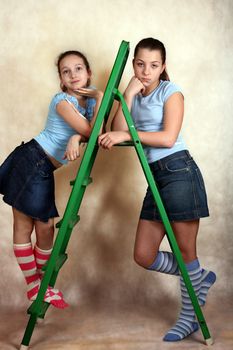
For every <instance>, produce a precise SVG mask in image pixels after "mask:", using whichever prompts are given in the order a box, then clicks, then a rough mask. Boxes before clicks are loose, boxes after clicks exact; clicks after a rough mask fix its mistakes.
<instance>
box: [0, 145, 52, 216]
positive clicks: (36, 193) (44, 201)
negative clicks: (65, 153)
mask: <svg viewBox="0 0 233 350" xmlns="http://www.w3.org/2000/svg"><path fill="white" fill-rule="evenodd" d="M55 169H56V168H55V167H54V165H53V164H52V163H51V161H50V160H49V158H48V156H47V155H46V153H45V152H44V150H43V148H41V146H40V145H39V144H38V142H36V141H35V140H34V139H32V140H31V141H29V142H27V143H22V144H21V145H20V146H18V147H16V148H15V150H14V151H13V152H12V153H11V154H10V155H9V156H8V157H7V159H6V160H5V161H4V163H3V164H2V165H1V166H0V193H1V194H3V200H4V201H5V202H6V203H7V204H9V205H10V206H12V207H14V208H15V209H17V210H19V211H21V212H22V213H24V214H25V215H27V216H30V217H32V218H33V219H36V220H40V221H44V222H47V221H48V219H49V218H53V217H56V216H58V212H57V208H56V205H55V194H54V192H55V190H54V175H53V172H54V170H55Z"/></svg>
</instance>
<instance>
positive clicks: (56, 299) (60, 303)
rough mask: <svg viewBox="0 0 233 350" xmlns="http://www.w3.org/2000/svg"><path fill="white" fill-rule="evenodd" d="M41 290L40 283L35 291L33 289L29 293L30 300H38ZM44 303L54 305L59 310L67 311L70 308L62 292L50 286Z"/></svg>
mask: <svg viewBox="0 0 233 350" xmlns="http://www.w3.org/2000/svg"><path fill="white" fill-rule="evenodd" d="M39 289H40V284H39V283H38V284H37V285H36V286H35V287H34V288H33V289H31V290H30V291H29V292H28V293H27V296H28V299H29V300H30V301H34V300H36V298H37V295H38V292H39ZM44 301H45V302H46V303H49V304H51V305H53V306H54V307H56V308H58V309H65V308H66V307H68V306H69V304H67V303H66V302H65V300H64V297H63V294H62V292H60V291H59V290H58V289H55V288H52V287H50V286H48V288H47V291H46V293H45V296H44Z"/></svg>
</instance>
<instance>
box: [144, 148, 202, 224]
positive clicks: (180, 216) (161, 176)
mask: <svg viewBox="0 0 233 350" xmlns="http://www.w3.org/2000/svg"><path fill="white" fill-rule="evenodd" d="M150 168H151V171H152V173H153V176H154V179H155V183H156V185H157V189H158V191H159V194H160V196H161V199H162V202H163V205H164V208H165V210H166V213H167V215H168V218H169V220H170V221H189V220H195V219H199V218H201V217H207V216H209V210H208V204H207V196H206V191H205V184H204V180H203V177H202V174H201V172H200V169H199V168H198V166H197V164H196V163H195V161H194V160H193V158H192V157H191V156H190V154H189V152H188V151H186V150H184V151H179V152H176V153H174V154H171V155H169V156H167V157H164V158H162V159H161V160H158V161H156V162H154V163H151V164H150ZM140 218H141V219H145V220H151V221H161V216H160V214H159V210H158V207H157V205H156V203H155V200H154V197H153V194H152V192H151V190H150V188H149V187H148V189H147V192H146V196H145V198H144V201H143V206H142V210H141V214H140Z"/></svg>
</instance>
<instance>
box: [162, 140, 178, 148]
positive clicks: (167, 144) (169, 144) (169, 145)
mask: <svg viewBox="0 0 233 350" xmlns="http://www.w3.org/2000/svg"><path fill="white" fill-rule="evenodd" d="M175 143H176V140H175V139H174V138H168V139H166V140H165V143H164V147H166V148H172V147H173V146H174V145H175Z"/></svg>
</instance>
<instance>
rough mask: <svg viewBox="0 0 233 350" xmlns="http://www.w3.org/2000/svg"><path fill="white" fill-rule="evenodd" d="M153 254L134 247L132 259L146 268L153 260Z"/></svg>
mask: <svg viewBox="0 0 233 350" xmlns="http://www.w3.org/2000/svg"><path fill="white" fill-rule="evenodd" d="M154 259H155V256H154V254H153V256H152V255H150V254H149V253H148V252H146V251H143V250H139V249H136V250H135V251H134V261H135V262H136V263H137V264H138V265H139V266H142V267H144V268H148V267H149V266H151V265H152V263H153V262H154Z"/></svg>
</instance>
